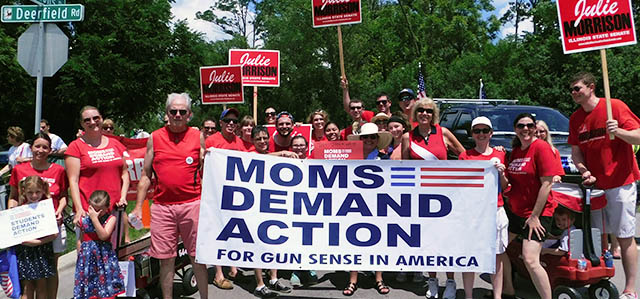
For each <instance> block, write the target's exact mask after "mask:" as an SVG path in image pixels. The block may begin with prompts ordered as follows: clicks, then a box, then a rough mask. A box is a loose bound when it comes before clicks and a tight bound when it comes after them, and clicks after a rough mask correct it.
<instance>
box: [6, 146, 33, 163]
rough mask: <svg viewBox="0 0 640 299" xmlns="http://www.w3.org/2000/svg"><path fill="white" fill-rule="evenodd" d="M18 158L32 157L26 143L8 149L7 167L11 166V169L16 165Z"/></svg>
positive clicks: (29, 147)
mask: <svg viewBox="0 0 640 299" xmlns="http://www.w3.org/2000/svg"><path fill="white" fill-rule="evenodd" d="M18 157H22V158H31V157H33V154H32V153H31V146H29V144H28V143H26V142H23V143H22V144H21V145H18V146H11V148H9V165H11V167H12V168H13V167H15V166H16V165H17V164H18V161H17V159H18Z"/></svg>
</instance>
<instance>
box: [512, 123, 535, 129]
mask: <svg viewBox="0 0 640 299" xmlns="http://www.w3.org/2000/svg"><path fill="white" fill-rule="evenodd" d="M535 126H536V124H534V123H528V124H517V125H516V128H518V129H520V130H522V129H524V127H527V129H533V128H534V127H535Z"/></svg>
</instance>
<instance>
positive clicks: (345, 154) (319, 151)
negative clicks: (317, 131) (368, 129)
mask: <svg viewBox="0 0 640 299" xmlns="http://www.w3.org/2000/svg"><path fill="white" fill-rule="evenodd" d="M311 157H312V158H313V159H322V160H362V159H363V157H364V155H363V153H362V141H360V140H354V141H322V142H316V144H315V149H314V150H313V153H312V156H311Z"/></svg>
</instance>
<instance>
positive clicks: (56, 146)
mask: <svg viewBox="0 0 640 299" xmlns="http://www.w3.org/2000/svg"><path fill="white" fill-rule="evenodd" d="M49 138H51V149H52V150H54V151H59V150H61V149H65V148H67V144H66V143H64V141H63V140H62V138H60V136H58V135H56V134H53V133H49Z"/></svg>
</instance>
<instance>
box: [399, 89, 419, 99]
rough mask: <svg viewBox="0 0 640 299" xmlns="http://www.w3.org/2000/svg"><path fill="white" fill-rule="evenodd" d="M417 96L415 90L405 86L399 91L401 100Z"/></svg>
mask: <svg viewBox="0 0 640 299" xmlns="http://www.w3.org/2000/svg"><path fill="white" fill-rule="evenodd" d="M415 98H416V94H415V93H413V90H411V89H409V88H405V89H403V90H401V91H400V93H398V99H399V100H400V101H411V100H413V99H415Z"/></svg>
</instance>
